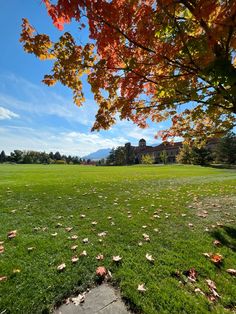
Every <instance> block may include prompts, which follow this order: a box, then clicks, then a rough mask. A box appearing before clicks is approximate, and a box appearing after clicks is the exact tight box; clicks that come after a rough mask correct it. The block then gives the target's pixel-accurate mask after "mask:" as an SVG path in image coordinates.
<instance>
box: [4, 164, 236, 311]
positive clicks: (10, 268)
mask: <svg viewBox="0 0 236 314" xmlns="http://www.w3.org/2000/svg"><path fill="white" fill-rule="evenodd" d="M235 192H236V170H232V169H231V170H224V169H212V168H202V167H198V166H178V165H176V166H146V167H145V166H132V167H90V166H76V165H74V166H68V165H1V166H0V223H1V225H0V242H3V243H2V244H0V246H2V249H1V250H2V251H3V250H4V251H3V252H2V253H1V254H0V277H3V276H6V278H3V279H2V280H1V282H0V298H1V299H0V313H4V314H7V313H29V314H31V313H34V314H35V313H48V312H50V311H52V310H53V308H54V306H55V305H56V304H59V303H60V302H62V301H63V299H65V298H66V297H68V296H70V295H71V294H73V293H77V292H80V291H83V290H84V289H86V288H87V287H91V286H93V285H94V283H95V279H96V277H95V270H96V268H97V267H98V266H100V265H104V266H105V267H106V268H107V269H109V270H110V272H111V274H112V281H111V284H113V285H115V286H118V287H119V288H120V290H121V294H122V296H123V298H124V300H125V302H126V303H127V305H128V306H129V307H130V308H131V309H132V310H134V311H135V312H137V313H145V314H154V313H163V314H164V313H166V314H169V313H171V314H175V313H176V314H177V313H178V314H179V313H194V314H198V313H199V314H202V313H235V311H236V277H235V276H234V275H232V274H230V273H228V272H227V269H235V268H236V193H235ZM68 227H70V228H73V229H72V230H71V231H69V230H70V229H66V228H68ZM12 230H17V233H16V236H15V237H14V234H13V238H12V239H8V237H7V234H8V232H9V231H12ZM98 234H99V235H98ZM143 234H144V236H143ZM73 236H74V237H73ZM75 236H77V237H78V238H77V239H76V237H75ZM74 238H75V239H74ZM86 238H87V239H88V243H84V242H87V240H84V239H86ZM83 240H84V242H83ZM215 240H219V241H220V243H219V242H214V241H215ZM76 245H77V248H76V249H75V250H72V249H71V247H72V246H76ZM84 250H86V252H87V256H80V253H81V252H82V251H84ZM147 253H148V254H150V255H152V258H153V259H154V261H153V262H150V261H149V260H147V259H146V257H145V256H146V254H147ZM203 253H208V254H209V255H208V256H204V255H203ZM211 253H212V254H213V255H211ZM98 254H103V255H104V260H102V261H101V260H100V261H99V260H97V259H96V256H97V255H98ZM214 254H220V255H221V256H222V257H223V259H222V261H221V262H219V263H215V262H214V261H212V260H211V259H214V258H213V257H214ZM75 255H77V256H78V257H79V260H78V262H77V263H74V264H73V263H72V262H71V258H72V256H75ZM117 255H119V256H120V257H122V260H121V262H120V263H118V264H117V263H115V262H113V261H112V256H117ZM205 255H206V254H205ZM216 256H219V255H216ZM62 263H65V265H66V267H65V269H64V271H61V272H59V271H58V270H57V267H58V265H60V264H62ZM206 280H211V281H213V282H214V284H215V287H214V288H212V285H211V282H209V281H208V282H207V281H206ZM139 284H144V287H145V288H146V291H144V292H140V291H138V290H137V287H138V285H139ZM209 285H210V286H211V288H210V287H209ZM114 314H115V313H114Z"/></svg>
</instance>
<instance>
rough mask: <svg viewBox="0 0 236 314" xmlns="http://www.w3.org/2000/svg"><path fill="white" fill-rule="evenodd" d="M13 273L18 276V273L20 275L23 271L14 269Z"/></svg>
mask: <svg viewBox="0 0 236 314" xmlns="http://www.w3.org/2000/svg"><path fill="white" fill-rule="evenodd" d="M12 272H13V274H17V273H20V272H21V270H20V269H18V268H17V269H13V271H12Z"/></svg>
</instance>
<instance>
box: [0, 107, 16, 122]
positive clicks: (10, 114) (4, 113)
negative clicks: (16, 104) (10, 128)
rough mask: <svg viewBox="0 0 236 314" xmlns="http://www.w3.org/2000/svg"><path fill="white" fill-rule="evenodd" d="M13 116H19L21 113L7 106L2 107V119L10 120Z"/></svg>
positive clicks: (0, 110) (0, 115)
mask: <svg viewBox="0 0 236 314" xmlns="http://www.w3.org/2000/svg"><path fill="white" fill-rule="evenodd" d="M13 118H19V115H18V114H16V113H14V112H12V111H10V110H8V109H6V108H3V107H0V120H10V119H13Z"/></svg>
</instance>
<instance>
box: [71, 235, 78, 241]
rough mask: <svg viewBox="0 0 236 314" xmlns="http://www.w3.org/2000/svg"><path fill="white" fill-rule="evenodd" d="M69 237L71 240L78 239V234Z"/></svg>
mask: <svg viewBox="0 0 236 314" xmlns="http://www.w3.org/2000/svg"><path fill="white" fill-rule="evenodd" d="M69 239H71V240H77V239H78V236H77V235H73V236H71V237H70V238H69Z"/></svg>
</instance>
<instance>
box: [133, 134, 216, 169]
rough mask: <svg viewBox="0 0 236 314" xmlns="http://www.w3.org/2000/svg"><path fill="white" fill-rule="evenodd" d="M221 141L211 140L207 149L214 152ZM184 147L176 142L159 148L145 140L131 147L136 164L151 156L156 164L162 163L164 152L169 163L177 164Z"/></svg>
mask: <svg viewBox="0 0 236 314" xmlns="http://www.w3.org/2000/svg"><path fill="white" fill-rule="evenodd" d="M218 142H219V140H218V139H211V140H209V141H208V143H207V145H206V147H207V148H208V149H209V150H212V149H213V148H214V147H215V146H216V145H217V144H218ZM182 146H183V144H182V142H175V143H168V142H167V143H161V144H159V145H157V146H154V147H153V146H147V144H146V141H145V139H143V138H142V139H140V140H139V145H138V146H131V147H132V148H133V151H134V155H135V161H136V163H140V162H141V159H142V156H144V155H147V154H148V155H150V156H152V158H153V159H154V161H155V163H162V160H161V157H160V156H161V153H162V152H163V151H166V154H167V156H168V163H175V162H176V156H177V155H178V153H179V150H180V148H181V147H182Z"/></svg>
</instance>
